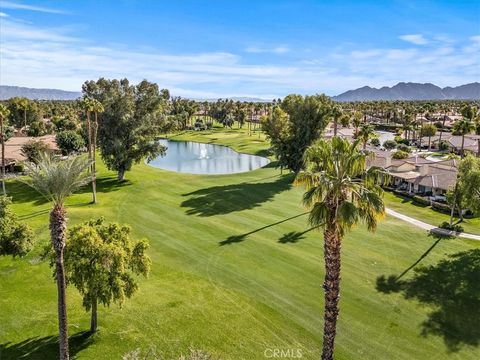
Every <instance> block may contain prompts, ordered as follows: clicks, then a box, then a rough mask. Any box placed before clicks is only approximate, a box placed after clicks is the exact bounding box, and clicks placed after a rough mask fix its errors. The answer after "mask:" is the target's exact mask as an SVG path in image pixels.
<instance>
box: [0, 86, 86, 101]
mask: <svg viewBox="0 0 480 360" xmlns="http://www.w3.org/2000/svg"><path fill="white" fill-rule="evenodd" d="M17 96H18V97H25V98H27V99H30V100H37V99H38V100H75V99H78V98H79V97H81V96H82V93H81V92H79V91H65V90H58V89H33V88H28V87H21V86H9V85H0V100H8V99H10V98H12V97H17Z"/></svg>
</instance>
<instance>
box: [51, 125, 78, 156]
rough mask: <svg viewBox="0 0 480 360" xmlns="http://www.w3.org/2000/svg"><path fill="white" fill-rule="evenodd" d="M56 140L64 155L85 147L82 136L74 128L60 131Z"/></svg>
mask: <svg viewBox="0 0 480 360" xmlns="http://www.w3.org/2000/svg"><path fill="white" fill-rule="evenodd" d="M55 141H56V142H57V146H58V148H59V149H60V150H61V151H62V154H63V155H70V154H72V153H75V152H79V151H80V150H81V149H83V148H84V147H85V141H84V140H83V138H82V136H81V135H80V134H79V133H77V132H76V131H73V130H65V131H60V132H59V133H58V134H57V136H56V137H55Z"/></svg>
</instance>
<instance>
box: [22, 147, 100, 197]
mask: <svg viewBox="0 0 480 360" xmlns="http://www.w3.org/2000/svg"><path fill="white" fill-rule="evenodd" d="M90 165H91V161H90V160H88V158H87V157H86V156H77V157H74V158H70V159H67V160H60V159H58V158H55V157H54V156H53V155H51V154H47V153H43V154H41V155H40V156H39V160H38V163H37V164H36V165H35V164H33V163H25V167H26V169H27V173H28V175H29V177H28V179H27V180H25V183H26V184H27V185H29V186H31V187H32V188H33V189H35V190H36V191H38V192H39V193H40V194H41V195H43V196H44V197H45V198H47V199H48V200H50V201H53V202H54V203H55V204H59V205H61V204H63V203H64V201H65V199H66V198H67V196H69V195H70V194H72V193H73V192H75V191H76V190H78V189H79V188H80V187H82V186H83V185H86V184H88V182H89V181H90V175H89V174H88V172H87V170H88V168H89V167H90Z"/></svg>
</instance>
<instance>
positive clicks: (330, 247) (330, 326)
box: [295, 137, 385, 360]
mask: <svg viewBox="0 0 480 360" xmlns="http://www.w3.org/2000/svg"><path fill="white" fill-rule="evenodd" d="M358 144H359V140H356V141H355V142H354V143H350V142H349V141H348V140H346V139H341V138H339V137H333V138H332V140H331V141H325V140H321V141H319V142H318V143H316V144H314V145H313V146H311V147H310V148H308V149H307V151H306V153H305V171H302V172H300V173H299V174H298V175H297V177H296V179H295V184H296V185H302V186H304V187H305V189H306V192H305V194H304V195H303V202H304V204H305V206H307V207H308V208H309V209H310V216H309V223H310V224H311V226H312V227H322V228H323V238H324V259H325V280H324V283H323V289H324V290H325V314H324V330H323V351H322V359H323V360H331V359H333V352H334V343H335V335H336V325H337V317H338V314H339V308H338V302H339V299H340V248H341V244H342V240H343V237H344V235H345V233H346V232H347V231H348V230H350V229H351V228H352V227H353V226H354V225H356V224H357V223H359V222H360V221H362V222H364V223H365V224H366V226H367V229H368V230H370V231H374V230H375V229H376V227H377V220H378V219H379V217H381V216H383V215H384V213H385V206H384V203H383V199H382V195H383V190H382V188H381V187H380V181H381V178H382V176H383V175H384V174H383V173H382V171H380V169H378V168H374V167H372V168H370V169H369V170H367V169H366V160H367V155H366V154H365V153H364V152H362V151H359V150H358Z"/></svg>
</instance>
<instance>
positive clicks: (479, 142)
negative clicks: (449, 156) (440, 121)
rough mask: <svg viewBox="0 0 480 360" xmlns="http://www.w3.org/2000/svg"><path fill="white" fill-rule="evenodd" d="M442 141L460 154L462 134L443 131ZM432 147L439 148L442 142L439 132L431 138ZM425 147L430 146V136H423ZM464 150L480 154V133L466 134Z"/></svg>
mask: <svg viewBox="0 0 480 360" xmlns="http://www.w3.org/2000/svg"><path fill="white" fill-rule="evenodd" d="M441 140H442V141H446V142H447V144H448V145H449V147H450V149H451V150H452V151H453V152H455V153H457V154H459V153H460V152H461V149H462V136H461V135H452V134H451V133H446V132H444V133H442V138H441ZM430 141H431V142H430V148H431V149H438V148H439V144H440V135H439V134H437V135H435V136H432V137H431V139H430ZM422 145H423V147H427V146H428V137H423V138H422ZM464 150H465V152H470V153H472V154H474V155H479V156H480V135H472V134H470V135H465V140H464Z"/></svg>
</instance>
